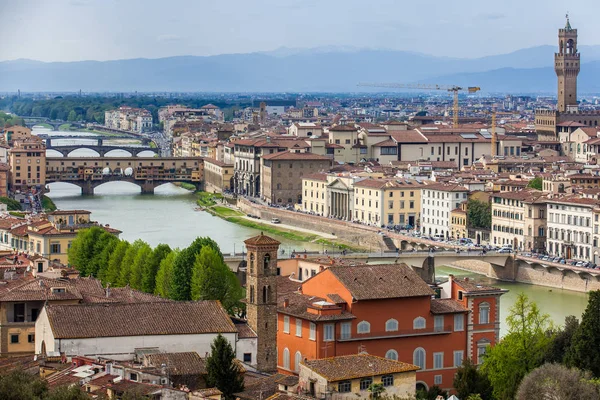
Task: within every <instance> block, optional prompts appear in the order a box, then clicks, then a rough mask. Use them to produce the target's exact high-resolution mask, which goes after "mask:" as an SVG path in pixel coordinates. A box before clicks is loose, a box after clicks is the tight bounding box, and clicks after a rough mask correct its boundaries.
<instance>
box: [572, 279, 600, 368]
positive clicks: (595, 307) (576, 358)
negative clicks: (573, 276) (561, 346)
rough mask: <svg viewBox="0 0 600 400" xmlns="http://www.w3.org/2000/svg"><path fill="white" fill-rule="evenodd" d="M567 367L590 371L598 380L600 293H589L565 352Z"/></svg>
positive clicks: (599, 363)
mask: <svg viewBox="0 0 600 400" xmlns="http://www.w3.org/2000/svg"><path fill="white" fill-rule="evenodd" d="M566 363H567V365H568V366H572V367H577V368H579V369H581V370H586V371H590V372H591V373H592V374H593V375H594V377H596V378H600V291H599V290H595V291H593V292H590V293H589V299H588V305H587V307H586V309H585V312H584V313H583V316H582V318H581V324H580V325H579V327H578V328H577V330H576V331H575V334H574V335H573V340H572V341H571V346H570V349H569V351H568V352H567V357H566Z"/></svg>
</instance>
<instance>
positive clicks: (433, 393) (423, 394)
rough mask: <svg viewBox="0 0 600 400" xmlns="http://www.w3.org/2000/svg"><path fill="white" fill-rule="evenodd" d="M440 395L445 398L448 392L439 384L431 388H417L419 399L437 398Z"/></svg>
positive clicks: (430, 399)
mask: <svg viewBox="0 0 600 400" xmlns="http://www.w3.org/2000/svg"><path fill="white" fill-rule="evenodd" d="M438 396H442V397H443V398H444V399H445V398H446V397H448V392H446V391H444V390H442V389H441V388H440V387H439V386H437V385H434V386H432V387H430V388H429V390H423V389H421V390H417V396H416V397H417V400H436V399H437V397H438Z"/></svg>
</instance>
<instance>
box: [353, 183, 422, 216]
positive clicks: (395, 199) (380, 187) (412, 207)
mask: <svg viewBox="0 0 600 400" xmlns="http://www.w3.org/2000/svg"><path fill="white" fill-rule="evenodd" d="M425 186H426V185H425V184H424V183H423V182H421V181H417V180H413V179H398V178H394V179H363V180H361V181H358V182H356V183H355V184H354V221H357V222H360V223H363V224H368V225H376V226H385V225H411V226H412V227H414V226H415V225H416V223H417V221H418V220H419V215H420V210H421V189H422V188H423V187H425Z"/></svg>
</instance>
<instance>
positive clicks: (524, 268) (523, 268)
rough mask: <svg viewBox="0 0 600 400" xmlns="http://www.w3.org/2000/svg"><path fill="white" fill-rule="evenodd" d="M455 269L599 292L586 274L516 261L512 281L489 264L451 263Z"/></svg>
mask: <svg viewBox="0 0 600 400" xmlns="http://www.w3.org/2000/svg"><path fill="white" fill-rule="evenodd" d="M451 266H452V267H456V268H459V269H462V270H465V271H470V272H474V273H477V274H481V275H485V276H487V277H489V278H494V279H500V280H513V281H515V282H519V283H527V284H530V285H538V286H546V287H551V288H555V289H565V290H572V291H575V292H589V291H591V290H600V281H599V280H598V278H597V277H595V276H593V275H591V274H590V273H587V272H585V271H584V272H582V273H580V274H577V273H576V272H573V271H571V270H569V269H564V270H563V271H560V270H558V269H556V268H549V269H547V268H543V267H541V266H537V267H532V266H531V265H529V264H527V263H525V262H522V261H518V260H517V262H516V266H515V269H516V271H515V272H516V273H515V276H514V279H506V275H505V276H502V275H504V274H502V273H501V272H500V271H501V270H500V269H499V268H493V267H491V266H490V264H489V263H486V262H484V261H477V260H464V261H457V262H455V263H452V265H451Z"/></svg>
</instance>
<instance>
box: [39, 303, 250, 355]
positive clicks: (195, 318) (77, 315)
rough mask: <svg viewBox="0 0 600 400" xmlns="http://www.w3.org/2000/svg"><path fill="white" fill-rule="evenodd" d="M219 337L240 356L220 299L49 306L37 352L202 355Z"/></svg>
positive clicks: (42, 320) (43, 315)
mask: <svg viewBox="0 0 600 400" xmlns="http://www.w3.org/2000/svg"><path fill="white" fill-rule="evenodd" d="M219 333H220V334H221V335H223V336H224V337H225V338H226V339H227V340H228V341H229V343H231V346H232V347H233V349H234V351H236V354H237V349H236V345H237V336H238V331H237V329H236V327H235V325H234V324H233V322H232V321H231V319H230V317H229V316H228V315H227V313H226V312H225V310H224V309H223V307H222V306H221V305H220V303H219V302H218V301H198V302H172V301H165V302H159V303H113V304H78V305H47V306H45V307H44V308H43V310H42V311H41V313H40V315H39V316H38V319H37V321H36V323H35V352H36V354H46V355H51V356H52V355H55V356H58V355H61V354H65V355H66V356H74V355H80V356H87V357H106V358H111V359H115V360H129V359H132V358H133V356H134V354H135V352H136V350H139V349H143V348H152V349H155V350H158V351H159V352H165V353H176V352H188V351H195V352H197V353H198V354H202V355H204V354H206V353H210V351H211V350H210V345H211V343H212V342H213V340H214V339H215V338H216V337H217V335H218V334H219ZM246 347H248V346H246ZM248 348H250V347H248ZM244 351H251V350H244ZM242 357H243V354H242ZM251 358H252V361H254V360H255V359H256V353H254V354H252V355H251Z"/></svg>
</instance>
